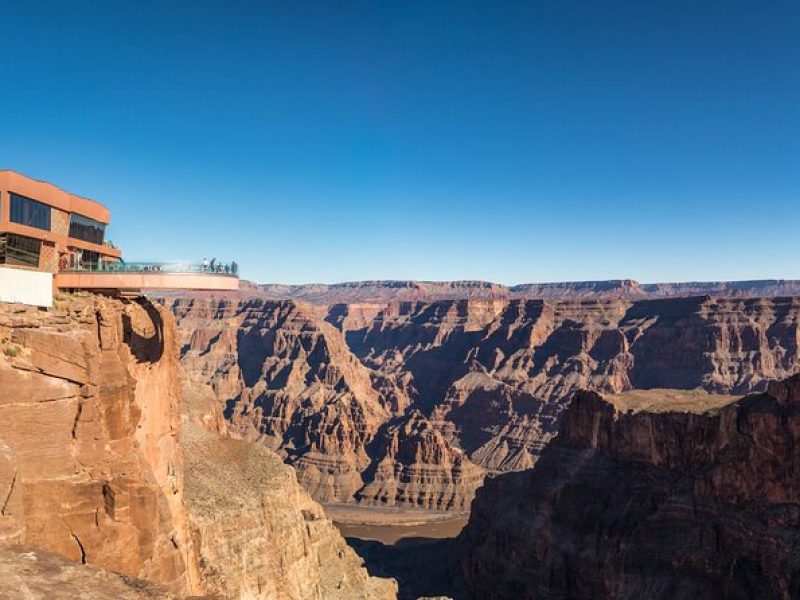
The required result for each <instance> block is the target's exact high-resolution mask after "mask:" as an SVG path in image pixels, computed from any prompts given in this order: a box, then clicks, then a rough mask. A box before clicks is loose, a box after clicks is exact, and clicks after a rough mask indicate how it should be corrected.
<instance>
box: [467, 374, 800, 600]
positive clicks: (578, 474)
mask: <svg viewBox="0 0 800 600" xmlns="http://www.w3.org/2000/svg"><path fill="white" fill-rule="evenodd" d="M799 443H800V377H794V378H791V379H789V380H787V381H785V382H783V383H776V384H774V385H771V386H770V388H769V391H768V392H767V393H762V394H756V395H750V396H747V397H745V398H742V399H733V398H730V397H717V396H709V395H703V394H699V393H698V392H694V393H692V394H689V395H688V396H687V394H685V393H680V392H674V391H656V390H654V391H650V392H646V393H642V392H629V393H626V394H622V395H617V396H605V397H604V396H600V395H598V394H596V393H592V392H582V393H579V394H577V395H576V397H575V399H574V400H573V401H572V404H571V405H570V407H569V409H568V411H567V412H566V414H565V417H564V419H563V422H562V425H561V428H560V430H559V434H558V436H557V437H556V438H555V440H554V441H553V442H552V443H551V444H550V445H549V447H548V448H547V449H546V450H545V452H544V453H543V455H542V458H541V459H540V460H539V462H538V463H537V465H536V467H535V468H534V469H533V470H531V471H525V472H521V473H512V474H507V475H502V476H498V477H496V478H493V479H490V480H488V481H487V482H486V485H485V486H484V487H483V488H482V489H481V490H479V492H478V495H477V497H476V499H475V502H474V504H473V510H472V514H471V517H470V521H469V524H468V525H467V527H466V528H465V529H464V531H463V532H462V534H461V537H460V538H459V540H458V545H459V547H460V549H461V551H462V552H463V556H462V561H461V574H462V577H463V583H464V585H463V589H462V590H461V596H463V597H465V598H754V597H761V598H787V599H788V598H794V597H796V596H797V593H798V589H800V588H799V587H798V586H800V556H799V555H798V554H797V551H796V548H797V547H798V544H800V528H799V527H798V525H800V485H798V482H800V478H799V477H798V474H799V473H800V457H798V455H797V452H796V449H797V447H798V444H799Z"/></svg>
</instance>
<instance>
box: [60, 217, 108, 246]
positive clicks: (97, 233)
mask: <svg viewBox="0 0 800 600" xmlns="http://www.w3.org/2000/svg"><path fill="white" fill-rule="evenodd" d="M105 232H106V226H105V225H104V224H103V223H99V222H97V221H95V220H94V219H90V218H89V217H84V216H83V215H78V214H75V213H72V214H70V216H69V237H71V238H75V239H76V240H83V241H84V242H93V243H95V244H102V243H103V236H104V235H105Z"/></svg>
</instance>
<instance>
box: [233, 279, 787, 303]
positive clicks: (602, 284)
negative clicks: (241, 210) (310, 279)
mask: <svg viewBox="0 0 800 600" xmlns="http://www.w3.org/2000/svg"><path fill="white" fill-rule="evenodd" d="M245 291H246V293H249V294H253V295H255V294H257V295H260V296H263V297H265V298H270V299H274V300H303V301H306V302H311V303H315V304H338V303H344V304H349V303H354V302H391V301H417V300H425V301H431V300H466V299H479V298H485V299H517V298H519V299H559V300H579V299H587V300H588V299H598V298H622V299H630V300H643V299H647V298H678V297H688V296H725V297H729V298H751V297H769V298H774V297H778V296H795V295H800V280H791V279H762V280H753V281H696V282H670V283H639V282H638V281H636V280H634V279H609V280H604V281H569V282H554V283H523V284H519V285H513V286H505V285H503V284H500V283H493V282H490V281H412V280H398V281H395V280H382V281H352V282H345V283H334V284H324V283H310V284H302V285H285V284H274V283H266V284H260V285H258V284H252V283H248V287H247V289H246V290H245Z"/></svg>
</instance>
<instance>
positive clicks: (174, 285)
mask: <svg viewBox="0 0 800 600" xmlns="http://www.w3.org/2000/svg"><path fill="white" fill-rule="evenodd" d="M55 286H56V287H57V288H58V289H61V290H98V291H103V290H119V291H121V292H131V291H145V290H201V291H230V290H238V289H239V274H238V268H237V265H236V263H215V264H214V266H213V267H212V266H211V265H204V264H198V263H191V262H172V263H170V262H118V263H101V264H100V266H96V265H88V266H83V267H71V268H66V269H62V270H61V271H59V272H58V273H56V275H55Z"/></svg>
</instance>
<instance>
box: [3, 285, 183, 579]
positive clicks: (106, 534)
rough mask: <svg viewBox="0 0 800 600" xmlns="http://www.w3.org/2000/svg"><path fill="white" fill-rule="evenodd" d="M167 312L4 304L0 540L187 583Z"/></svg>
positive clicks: (97, 304)
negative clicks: (50, 307) (43, 309)
mask: <svg viewBox="0 0 800 600" xmlns="http://www.w3.org/2000/svg"><path fill="white" fill-rule="evenodd" d="M165 320H169V321H170V322H171V321H172V319H171V317H170V315H169V314H166V313H165V312H164V310H163V309H162V308H160V307H156V306H154V305H152V304H150V303H149V302H147V301H142V302H141V303H136V302H119V301H112V300H106V299H103V298H99V297H85V298H72V299H69V300H59V301H57V302H56V304H55V307H54V309H53V310H51V311H48V312H44V311H39V310H36V309H30V308H24V307H20V306H18V305H0V498H2V500H0V502H2V505H0V540H1V541H4V542H6V543H12V544H28V545H34V546H38V547H41V548H43V549H45V550H49V551H51V552H53V553H56V554H59V555H61V556H64V557H66V558H68V559H71V560H74V561H78V562H83V563H90V564H93V565H97V566H100V567H103V568H106V569H110V570H113V571H117V572H119V573H122V574H125V575H129V576H132V577H139V578H143V579H148V580H150V581H153V582H156V583H158V584H161V585H163V586H164V587H165V588H167V589H169V590H171V591H174V592H183V591H185V590H187V589H188V584H187V574H186V561H187V557H188V552H189V549H188V546H187V540H186V539H185V533H186V523H185V515H184V511H183V504H182V488H183V481H182V473H183V470H182V466H181V454H180V451H179V448H178V431H179V426H180V421H179V409H178V387H177V382H178V376H177V358H176V353H177V347H176V345H175V340H174V327H169V326H165Z"/></svg>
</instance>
